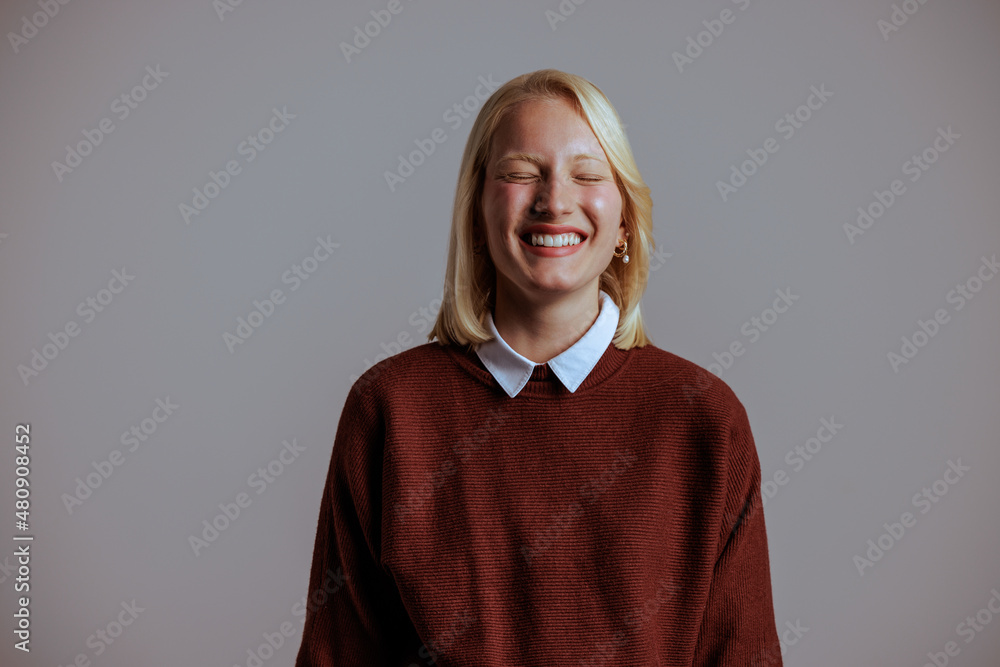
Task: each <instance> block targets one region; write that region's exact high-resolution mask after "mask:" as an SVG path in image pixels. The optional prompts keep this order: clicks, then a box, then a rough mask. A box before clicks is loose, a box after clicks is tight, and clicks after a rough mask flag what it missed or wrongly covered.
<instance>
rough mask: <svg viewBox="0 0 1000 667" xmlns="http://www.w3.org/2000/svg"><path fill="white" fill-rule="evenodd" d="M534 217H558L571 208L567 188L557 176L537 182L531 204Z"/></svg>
mask: <svg viewBox="0 0 1000 667" xmlns="http://www.w3.org/2000/svg"><path fill="white" fill-rule="evenodd" d="M531 208H532V214H533V216H534V217H543V216H547V217H550V218H558V217H560V216H562V215H565V214H567V213H569V212H570V211H571V210H572V207H571V202H570V192H569V188H567V187H565V185H563V183H561V182H560V181H559V179H557V178H550V179H548V180H547V181H545V182H542V183H540V184H539V186H538V189H537V190H536V192H535V202H534V204H532V207H531Z"/></svg>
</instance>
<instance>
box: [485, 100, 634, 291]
mask: <svg viewBox="0 0 1000 667" xmlns="http://www.w3.org/2000/svg"><path fill="white" fill-rule="evenodd" d="M482 213H483V223H484V227H485V241H486V243H487V247H488V252H489V254H490V258H491V259H492V260H493V264H494V266H495V267H496V273H497V296H498V298H500V297H501V295H504V296H506V297H509V298H512V299H513V300H515V301H517V300H521V299H528V300H530V301H537V300H538V298H539V297H551V296H558V293H576V292H578V290H581V289H583V290H591V289H592V290H593V292H594V294H595V295H596V294H597V289H598V286H599V284H600V276H601V273H603V272H604V270H605V269H606V268H607V267H608V264H609V262H610V261H611V260H612V257H613V254H614V249H615V246H616V245H617V243H618V239H619V238H622V239H624V238H626V236H625V225H624V222H622V197H621V193H620V192H619V190H618V186H617V185H616V183H615V179H614V175H613V172H612V170H611V165H610V163H609V162H608V159H607V156H606V155H605V153H604V149H603V148H601V144H600V142H598V140H597V137H596V136H594V133H593V131H592V130H591V129H590V126H589V125H587V122H586V121H585V120H584V119H583V118H582V117H581V116H580V115H579V114H577V113H576V111H575V110H574V109H573V107H572V106H571V104H570V103H569V102H568V101H567V100H564V99H558V100H529V101H526V102H521V103H519V104H518V105H517V106H516V107H514V108H513V109H511V110H510V112H509V113H508V115H507V116H506V118H505V119H504V121H503V122H502V123H501V124H500V126H499V127H498V128H497V131H496V133H495V134H494V136H493V143H492V150H491V152H490V158H489V161H488V162H487V164H486V174H485V179H484V183H483V194H482ZM477 233H478V234H479V239H480V241H482V240H483V236H482V230H479V231H478V232H477ZM561 235H562V236H561ZM539 242H541V243H542V244H543V245H535V244H537V243H539ZM566 244H569V245H566Z"/></svg>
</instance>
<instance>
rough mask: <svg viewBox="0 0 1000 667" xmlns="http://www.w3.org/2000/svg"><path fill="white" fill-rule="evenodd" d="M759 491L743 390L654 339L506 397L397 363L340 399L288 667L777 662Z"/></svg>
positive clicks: (477, 372) (425, 356)
mask: <svg viewBox="0 0 1000 667" xmlns="http://www.w3.org/2000/svg"><path fill="white" fill-rule="evenodd" d="M760 481H761V480H760V463H759V461H758V458H757V452H756V449H755V446H754V442H753V437H752V435H751V432H750V426H749V423H748V420H747V415H746V412H745V411H744V408H743V406H742V404H741V403H740V402H739V400H738V399H737V398H736V396H735V395H734V394H733V392H732V390H731V389H730V388H729V387H728V386H727V385H726V384H725V383H724V382H722V381H721V380H720V379H718V378H717V377H715V376H714V375H712V374H710V373H708V372H707V371H705V370H703V369H701V368H700V367H698V366H696V365H695V364H693V363H691V362H689V361H686V360H684V359H681V358H680V357H678V356H676V355H674V354H671V353H669V352H666V351H664V350H661V349H659V348H657V347H655V346H653V345H647V346H645V347H642V348H633V349H631V350H628V351H623V350H619V349H617V348H616V347H614V345H609V346H608V348H607V350H606V351H605V353H604V355H603V356H602V357H601V359H600V361H599V362H598V363H597V365H596V366H595V367H594V369H593V371H591V373H590V375H589V376H587V379H586V380H584V382H583V384H582V385H580V387H579V388H578V389H577V390H576V392H574V393H570V392H569V391H568V390H567V389H566V388H565V387H564V386H563V385H562V384H561V383H560V381H559V379H558V378H557V377H556V376H555V374H553V373H552V372H551V371H550V370H549V368H548V367H547V366H545V365H540V366H536V367H535V370H534V372H533V374H532V376H531V379H530V380H529V381H528V384H527V385H526V386H525V387H524V389H522V390H521V393H520V394H518V395H517V396H516V397H514V398H510V397H508V396H507V395H506V394H505V393H504V391H503V389H502V388H501V387H500V386H499V384H497V382H496V381H495V380H494V378H493V376H492V375H491V374H490V373H489V371H488V370H487V369H486V368H485V367H484V366H483V365H482V362H481V361H480V360H479V358H478V356H477V355H476V354H475V352H472V351H468V350H466V349H465V348H461V347H457V346H442V345H440V344H439V343H437V342H432V343H426V344H423V345H420V346H418V347H415V348H412V349H409V350H406V351H404V352H402V353H400V354H397V355H396V356H394V357H391V358H389V359H386V360H384V361H382V362H380V363H378V364H376V365H375V366H373V367H371V368H370V369H368V370H367V371H366V372H365V373H364V374H363V375H362V376H361V377H360V378H359V379H358V381H357V382H356V383H355V384H354V386H353V387H352V388H351V391H350V392H349V393H348V396H347V399H346V403H345V405H344V409H343V412H342V414H341V418H340V423H339V425H338V427H337V434H336V439H335V441H334V445H333V455H332V457H331V461H330V468H329V473H328V477H327V481H326V486H325V488H324V491H323V499H322V504H321V505H320V512H319V525H318V527H317V531H316V543H315V550H314V554H313V563H312V570H311V574H310V584H309V587H310V601H309V604H308V605H307V615H306V623H305V627H304V629H303V640H302V645H301V647H300V649H299V653H298V658H297V661H296V667H307V666H314V667H332V666H334V665H336V666H337V667H343V666H354V665H364V666H371V665H387V666H391V667H397V666H398V667H424V666H425V665H432V664H437V665H441V666H444V667H448V666H455V667H467V666H468V667H471V666H493V665H496V666H501V665H502V666H503V667H509V666H512V665H541V666H550V665H574V666H577V665H630V666H633V665H662V666H681V665H684V666H692V665H697V666H705V667H708V666H710V665H711V666H713V667H714V666H721V665H732V666H737V665H738V666H739V667H745V666H747V665H761V666H774V665H781V664H782V663H781V657H780V647H779V642H778V636H777V631H776V628H775V622H774V611H773V606H772V600H771V581H770V572H769V568H768V554H767V537H766V533H765V526H764V515H763V511H762V510H761V502H760Z"/></svg>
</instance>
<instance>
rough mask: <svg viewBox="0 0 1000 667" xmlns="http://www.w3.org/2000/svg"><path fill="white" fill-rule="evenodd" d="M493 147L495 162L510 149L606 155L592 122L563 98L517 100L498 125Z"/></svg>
mask: <svg viewBox="0 0 1000 667" xmlns="http://www.w3.org/2000/svg"><path fill="white" fill-rule="evenodd" d="M491 148H492V150H491V151H490V154H491V161H492V162H496V161H497V160H499V159H501V158H503V156H504V155H505V154H507V153H532V154H539V153H540V154H544V155H548V156H551V157H560V156H564V155H568V154H571V153H572V154H576V153H593V154H596V155H597V156H598V157H599V158H601V159H606V156H605V154H604V150H603V149H602V148H601V144H600V142H599V141H598V140H597V137H596V136H595V135H594V132H593V130H591V129H590V125H588V124H587V121H586V120H585V119H584V118H583V116H582V115H580V114H579V113H578V112H577V111H576V110H575V109H574V108H573V105H572V103H571V102H570V101H568V100H566V99H563V98H558V99H537V100H525V101H524V102H519V103H518V104H516V105H515V106H514V107H512V108H511V109H510V110H509V111H508V112H507V114H506V115H505V116H504V118H503V120H502V121H501V122H500V124H499V125H498V126H497V129H496V132H495V133H494V134H493V140H492V142H491Z"/></svg>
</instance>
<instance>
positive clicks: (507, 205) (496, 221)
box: [483, 183, 531, 226]
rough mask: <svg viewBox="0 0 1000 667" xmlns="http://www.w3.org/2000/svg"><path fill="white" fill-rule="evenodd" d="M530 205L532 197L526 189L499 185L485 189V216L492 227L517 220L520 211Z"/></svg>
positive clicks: (503, 184)
mask: <svg viewBox="0 0 1000 667" xmlns="http://www.w3.org/2000/svg"><path fill="white" fill-rule="evenodd" d="M530 203H531V200H530V196H529V194H528V193H527V189H526V188H524V187H518V186H516V185H511V184H505V183H499V184H493V185H489V186H487V187H485V188H484V189H483V215H484V217H485V218H486V221H487V223H488V224H490V225H491V226H492V225H502V224H504V223H506V222H507V221H508V220H511V219H513V220H516V219H517V218H518V217H519V215H520V211H522V210H523V209H524V208H525V207H527V206H529V205H530Z"/></svg>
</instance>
